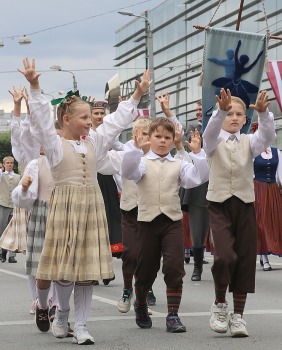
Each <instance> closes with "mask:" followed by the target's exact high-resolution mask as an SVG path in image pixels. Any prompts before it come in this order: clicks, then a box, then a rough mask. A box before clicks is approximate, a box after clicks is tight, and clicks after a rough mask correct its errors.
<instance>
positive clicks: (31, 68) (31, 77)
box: [18, 57, 41, 88]
mask: <svg viewBox="0 0 282 350" xmlns="http://www.w3.org/2000/svg"><path fill="white" fill-rule="evenodd" d="M23 66H24V69H25V70H21V69H19V68H18V71H19V72H20V73H22V74H23V75H24V76H25V78H26V80H27V81H29V82H30V85H31V86H33V88H37V87H39V82H38V78H39V77H40V75H41V74H39V73H37V72H36V70H35V59H34V58H33V59H32V62H31V64H30V62H29V59H28V58H27V57H26V58H24V60H23Z"/></svg>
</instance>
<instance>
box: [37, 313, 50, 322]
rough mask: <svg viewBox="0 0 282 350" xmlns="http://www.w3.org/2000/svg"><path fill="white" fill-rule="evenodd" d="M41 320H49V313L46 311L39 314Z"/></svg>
mask: <svg viewBox="0 0 282 350" xmlns="http://www.w3.org/2000/svg"><path fill="white" fill-rule="evenodd" d="M38 318H39V321H47V320H48V315H47V314H46V313H43V312H42V314H39V315H38Z"/></svg>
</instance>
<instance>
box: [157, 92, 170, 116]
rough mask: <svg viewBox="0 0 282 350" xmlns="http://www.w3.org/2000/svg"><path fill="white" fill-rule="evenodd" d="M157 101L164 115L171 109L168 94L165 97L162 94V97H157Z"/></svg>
mask: <svg viewBox="0 0 282 350" xmlns="http://www.w3.org/2000/svg"><path fill="white" fill-rule="evenodd" d="M157 100H158V101H159V103H160V106H161V109H162V111H163V112H164V113H165V112H166V111H167V110H169V109H170V107H169V93H168V92H167V93H166V94H165V95H163V93H162V92H161V94H160V96H157Z"/></svg>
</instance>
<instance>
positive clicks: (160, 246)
mask: <svg viewBox="0 0 282 350" xmlns="http://www.w3.org/2000/svg"><path fill="white" fill-rule="evenodd" d="M137 241H138V258H137V268H136V271H135V292H136V298H137V299H138V294H139V293H140V294H141V295H142V297H143V296H144V295H147V292H148V290H149V289H150V287H151V286H152V285H153V283H154V281H155V279H156V277H157V273H158V271H159V269H160V261H161V257H163V268H162V272H163V274H164V281H165V283H166V286H167V287H168V288H181V287H182V284H183V277H184V276H185V271H184V266H183V260H184V251H183V231H182V225H181V220H179V221H172V220H171V219H169V218H168V217H167V216H165V215H164V214H161V215H159V216H157V217H156V218H155V219H154V220H153V221H151V222H144V221H139V222H138V236H137Z"/></svg>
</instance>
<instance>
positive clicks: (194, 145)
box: [185, 129, 201, 154]
mask: <svg viewBox="0 0 282 350" xmlns="http://www.w3.org/2000/svg"><path fill="white" fill-rule="evenodd" d="M190 137H191V141H190V142H188V141H185V144H186V145H187V146H188V147H189V149H190V150H191V151H192V152H193V153H195V154H197V153H199V152H200V151H201V136H200V133H199V131H198V130H197V129H195V132H193V131H192V130H191V131H190Z"/></svg>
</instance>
